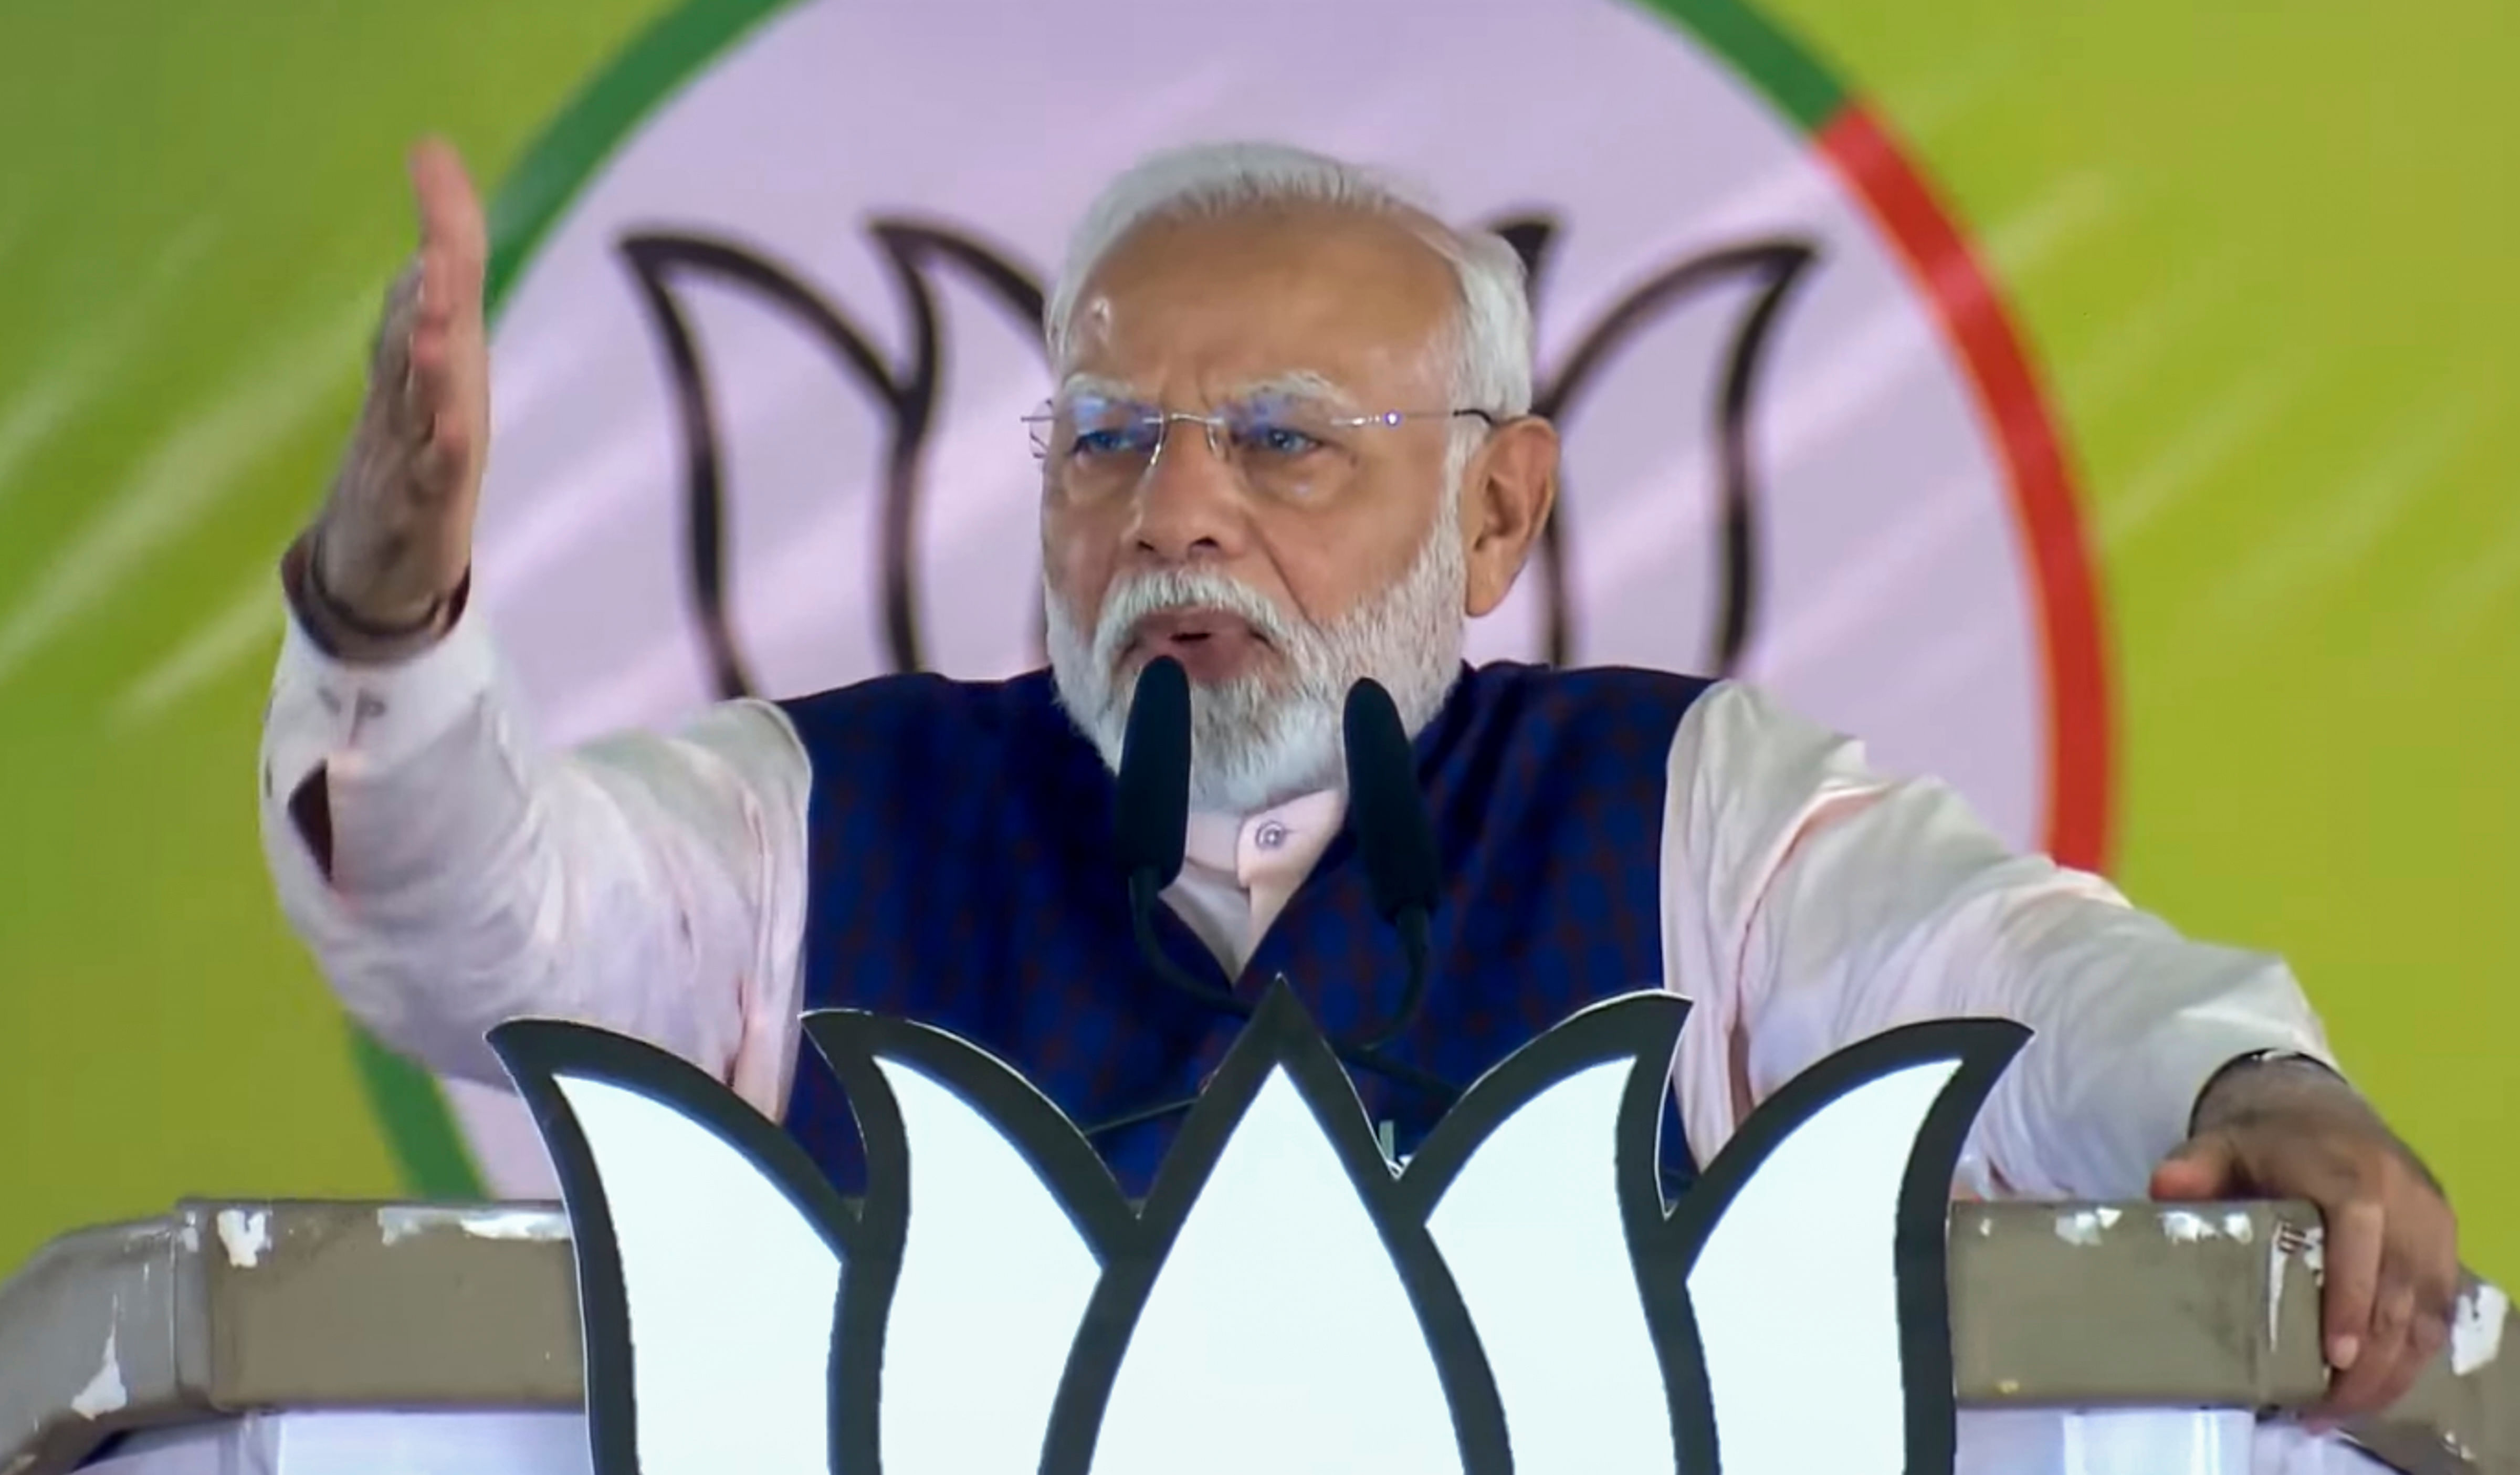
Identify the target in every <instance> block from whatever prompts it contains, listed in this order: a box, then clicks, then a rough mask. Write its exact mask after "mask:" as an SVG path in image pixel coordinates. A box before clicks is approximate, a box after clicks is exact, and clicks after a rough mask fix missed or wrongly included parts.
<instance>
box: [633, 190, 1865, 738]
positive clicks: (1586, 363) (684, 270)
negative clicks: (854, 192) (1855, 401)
mask: <svg viewBox="0 0 2520 1475" xmlns="http://www.w3.org/2000/svg"><path fill="white" fill-rule="evenodd" d="M1489 228H1490V229H1491V230H1493V231H1495V232H1496V233H1497V234H1499V235H1501V236H1503V237H1504V238H1505V239H1506V240H1507V241H1508V243H1510V244H1511V245H1512V247H1513V249H1514V251H1515V253H1516V254H1518V255H1519V256H1521V258H1522V261H1523V265H1524V268H1525V270H1526V272H1527V274H1528V275H1529V277H1530V280H1531V284H1532V289H1533V290H1532V297H1533V300H1534V301H1535V302H1538V301H1540V300H1541V299H1542V293H1541V287H1542V284H1543V282H1544V280H1545V275H1546V269H1547V268H1548V266H1549V265H1550V263H1551V260H1552V258H1553V246H1554V245H1555V243H1556V242H1557V241H1558V240H1559V239H1560V238H1561V236H1562V235H1563V234H1564V227H1563V226H1562V225H1561V224H1560V222H1559V219H1558V217H1557V216H1556V215H1554V214H1553V213H1551V212H1549V211H1546V210H1537V209H1534V210H1527V211H1517V212H1514V213H1511V214H1508V215H1507V216H1504V217H1502V218H1500V219H1498V220H1496V221H1494V222H1492V223H1491V225H1490V226H1489ZM866 229H867V233H868V235H869V237H870V238H871V239H872V240H873V242H874V244H875V246H876V248H877V254H878V255H879V256H880V257H881V259H882V261H883V263H884V266H885V269H886V275H887V277H888V279H889V281H890V282H891V285H892V287H893V290H894V295H895V296H896V297H898V298H899V299H900V301H901V305H902V307H903V309H904V311H905V312H906V314H907V316H908V332H907V340H908V352H907V354H906V356H905V358H904V359H903V360H902V361H901V362H898V363H895V362H889V361H887V359H886V357H885V355H884V354H883V353H882V352H881V351H879V350H878V348H877V345H876V342H875V340H874V339H873V337H872V336H871V335H870V334H868V333H867V332H866V331H865V329H864V328H862V327H861V326H859V324H858V323H857V322H856V321H855V320H854V319H852V318H851V317H850V316H849V315H848V314H847V313H845V312H843V311H842V310H841V309H840V308H839V307H838V306H837V305H836V304H834V303H833V302H832V301H831V300H829V299H828V298H827V297H826V296H825V295H824V294H823V293H821V292H819V291H818V290H816V289H815V288H814V287H813V286H812V285H811V284H810V283H809V282H808V281H807V280H806V278H805V276H804V274H803V273H802V272H800V271H799V270H797V269H796V268H794V267H792V266H790V265H788V264H787V263H785V262H783V261H781V260H780V259H778V258H777V257H776V256H775V255H774V254H772V253H770V252H769V251H768V250H767V249H766V248H762V247H759V246H750V245H743V244H740V243H737V242H735V241H732V240H729V239H727V238H725V237H723V236H719V235H712V234H707V233H702V232H697V231H692V230H681V229H654V230H639V231H631V232H628V233H625V234H624V235H623V236H622V237H621V238H620V239H619V241H618V243H617V246H616V250H617V251H618V252H619V254H620V255H621V258H622V260H623V263H624V265H625V267H626V268H627V270H628V272H629V274H630V277H631V279H632V281H633V283H634V284H635V286H636V289H637V292H638V296H639V299H640V301H641V303H642V305H643V306H644V307H645V309H646V312H647V315H648V319H649V322H650V324H651V326H652V328H653V329H654V331H655V334H656V337H657V341H658V344H659V346H660V348H661V351H662V354H663V358H664V367H665V371H666V378H667V383H668V386H669V391H670V394H671V397H672V399H673V402H674V406H675V414H676V418H677V421H678V422H679V424H680V427H681V431H682V438H683V446H684V457H683V481H684V496H683V501H684V517H683V523H684V576H685V582H686V586H687V588H688V591H689V596H690V599H691V603H692V614H693V619H694V621H695V622H696V624H697V634H698V638H699V642H700V646H701V651H702V653H703V657H704V660H705V663H706V665H707V668H708V677H709V681H710V684H711V686H712V688H713V690H714V692H715V694H716V695H717V696H719V697H742V696H753V695H758V694H760V693H759V689H758V687H757V685H756V683H755V682H754V679H753V677H752V674H751V670H750V667H749V664H748V663H747V662H746V661H745V660H744V658H743V655H742V649H741V642H740V641H739V639H738V638H737V635H736V632H735V628H734V623H733V620H732V617H731V616H730V614H729V608H730V605H731V603H732V598H731V593H730V582H731V580H732V578H733V574H732V560H731V559H730V558H729V556H728V547H727V535H726V507H727V496H728V487H727V485H726V479H725V471H724V458H723V455H722V452H721V445H722V441H723V436H722V435H721V433H720V430H719V422H718V418H717V417H718V409H717V398H716V395H715V394H714V393H713V392H712V389H711V384H710V372H709V368H708V365H707V363H706V360H705V358H704V357H703V355H702V354H701V353H700V351H699V346H698V343H697V337H696V336H695V334H694V333H693V331H692V327H691V323H690V320H689V318H688V316H687V315H686V314H685V312H684V311H683V308H682V306H681V304H680V303H679V302H678V301H677V300H676V298H675V293H674V289H673V285H672V283H673V279H674V278H675V277H676V276H678V275H684V274H692V275H699V276H704V277H712V278H715V279H718V280H720V281H723V282H727V283H730V284H733V285H736V286H738V287H741V288H743V289H745V290H746V291H749V292H751V293H753V294H754V295H756V296H757V297H758V298H759V299H760V300H762V301H763V302H764V303H766V304H767V305H769V306H770V307H772V308H773V309H774V310H777V311H780V312H784V313H786V314H787V315H788V317H789V318H790V319H791V320H792V321H793V322H794V323H795V324H796V325H797V326H799V327H800V328H801V329H802V330H803V331H804V332H805V334H806V335H807V336H808V337H809V338H811V339H812V340H814V341H815V342H817V343H819V344H820V345H821V346H823V347H824V348H825V349H827V350H828V351H829V352H831V353H832V356H833V357H834V358H835V359H836V360H837V361H838V363H839V365H840V367H841V368H842V370H843V372H844V374H845V375H846V377H847V378H848V379H849V380H850V382H852V383H854V384H855V385H857V386H858V387H859V388H860V389H861V390H862V391H864V392H866V393H867V395H868V396H869V398H870V399H871V400H872V401H873V403H874V405H875V407H876V408H877V410H878V411H879V412H880V413H881V414H882V415H883V416H884V417H885V421H886V427H887V429H886V432H885V449H884V474H883V484H882V497H881V504H880V506H881V511H880V520H879V528H880V530H879V532H878V535H877V548H876V569H875V573H876V585H875V586H876V590H877V620H878V622H879V623H880V626H881V628H882V631H883V650H884V656H885V660H886V662H887V663H888V665H889V668H890V669H891V670H892V671H894V672H908V671H917V670H923V669H925V668H926V642H925V641H924V639H923V638H922V633H921V630H920V617H919V611H920V608H921V601H920V592H921V581H922V580H921V576H920V571H919V560H918V555H917V547H918V542H917V536H916V534H917V525H918V517H919V512H920V508H921V505H922V500H923V491H924V480H923V478H924V469H925V465H926V459H927V444H928V440H929V438H930V436H931V435H932V433H933V430H934V426H935V421H936V411H937V399H938V394H939V391H940V389H941V387H942V385H943V384H944V382H945V375H946V373H947V372H948V364H947V346H946V343H945V338H944V335H943V333H942V332H941V331H940V324H941V314H940V313H939V311H938V308H937V300H936V288H935V286H934V284H933V283H932V282H931V280H930V278H929V276H928V272H929V271H930V270H931V269H932V268H933V267H934V266H935V265H937V264H938V263H945V264H950V265H952V266H954V267H956V268H957V269H959V270H961V271H963V272H965V273H967V275H968V276H969V277H970V278H971V280H972V282H973V283H974V284H975V285H977V286H978V287H980V288H981V289H982V295H983V296H984V297H985V298H987V299H989V300H992V301H994V302H995V303H996V305H998V306H999V307H1000V308H1002V309H1003V310H1005V311H1006V312H1007V313H1009V314H1010V315H1011V316H1012V317H1013V318H1014V319H1015V320H1016V321H1017V323H1018V324H1019V326H1020V327H1022V328H1023V329H1024V331H1025V333H1026V334H1027V336H1028V337H1030V338H1031V339H1032V340H1033V341H1035V342H1036V343H1037V342H1038V341H1039V332H1038V330H1039V326H1040V322H1041V312H1042V300H1043V292H1042V288H1041V285H1040V282H1041V277H1040V274H1039V273H1038V272H1036V271H1033V270H1031V269H1029V268H1027V267H1026V266H1024V265H1022V264H1020V262H1019V260H1018V258H1017V257H1016V255H1015V254H1014V253H1012V251H1010V250H1008V249H1006V248H1004V247H1001V246H998V245H994V244H992V243H990V242H988V241H985V240H983V239H982V238H981V237H980V236H979V235H978V234H976V233H974V232H972V231H969V230H967V229H964V228H962V227H958V226H952V225H947V224H944V223H942V222H939V221H935V220H932V219H922V218H919V217H914V216H909V215H899V214H877V215H875V216H872V217H870V218H869V219H868V221H867V226H866ZM1819 259H1820V250H1819V248H1818V246H1817V245H1815V244H1814V243H1812V242H1811V241H1809V240H1805V239H1803V238H1800V237H1795V236H1776V237H1770V238H1764V239H1759V240H1753V241H1749V242H1746V243H1743V244H1738V245H1733V246H1726V247H1719V248H1716V249H1713V250H1710V251H1705V252H1701V253H1699V254H1694V255H1689V256H1687V257H1684V258H1682V259H1680V260H1679V261H1677V262H1674V263H1672V264H1670V265H1667V266H1664V267H1661V268H1659V269H1657V270H1655V271H1653V272H1651V273H1649V274H1648V275H1647V276H1646V277H1645V278H1644V280H1643V281H1642V282H1640V283H1638V284H1636V285H1635V286H1633V287H1631V288H1630V289H1629V290H1628V291H1627V293H1626V294H1625V295H1623V296H1622V297H1621V298H1620V299H1619V300H1617V301H1615V302H1613V303H1612V304H1611V305H1610V306H1609V308H1607V309H1606V310H1605V311H1604V312H1603V313H1602V314H1601V316H1600V317H1599V318H1598V319H1597V320H1596V321H1595V322H1594V324H1593V325H1592V326H1591V327H1590V328H1589V329H1587V330H1586V331H1585V332H1584V333H1583V334H1582V335H1581V336H1580V337H1579V338H1578V339H1577V341H1576V344H1575V346H1574V348H1573V349H1572V350H1571V351H1570V352H1569V353H1568V354H1567V355H1566V357H1565V360H1564V361H1563V362H1562V363H1561V364H1559V365H1558V366H1557V367H1556V368H1555V369H1554V371H1553V372H1552V373H1551V374H1549V375H1548V377H1547V378H1546V379H1544V380H1543V381H1542V382H1541V383H1540V384H1538V385H1537V386H1535V392H1534V396H1533V404H1532V410H1533V413H1535V414H1540V415H1545V416H1548V417H1550V418H1552V419H1554V420H1557V421H1559V422H1560V423H1561V424H1567V423H1570V422H1571V421H1572V420H1573V419H1574V418H1575V417H1576V416H1577V415H1578V414H1579V412H1580V409H1581V406H1582V403H1583V400H1584V398H1585V395H1586V393H1587V392H1589V391H1590V389H1591V387H1592V385H1593V384H1594V383H1595V382H1596V381H1597V380H1598V377H1599V376H1600V374H1601V373H1602V372H1603V371H1604V370H1605V369H1606V368H1608V367H1609V366H1610V365H1611V364H1613V363H1615V362H1616V361H1617V359H1618V358H1619V356H1620V355H1621V354H1622V353H1623V352H1625V351H1626V350H1628V349H1629V348H1631V347H1633V346H1635V345H1636V343H1637V342H1638V340H1639V339H1640V338H1641V336H1642V335H1643V333H1644V331H1645V330H1646V329H1648V328H1650V327H1651V326H1653V325H1654V324H1655V323H1656V322H1658V321H1659V320H1660V319H1661V318H1662V317H1664V316H1665V315H1667V314H1668V313H1670V312H1672V311H1673V310H1675V309H1677V308H1678V307H1679V306H1680V305H1682V304H1683V303H1685V302H1687V301H1688V300H1691V299H1692V298H1694V297H1695V296H1697V295H1698V294H1700V293H1702V292H1704V291H1706V290H1708V289H1711V288H1715V287H1719V286H1722V285H1725V284H1727V283H1730V282H1733V281H1736V280H1742V279H1746V280H1748V281H1749V282H1750V283H1751V284H1752V285H1753V287H1754V291H1753V293H1752V295H1751V298H1750V300H1749V302H1748V305H1747V307H1746V309H1745V310H1744V312H1743V314H1742V316H1741V318H1740V319H1739V321H1738V322H1737V323H1736V324H1735V326H1734V329H1733V337H1732V341H1731V343H1730V344H1729V346H1727V348H1726V350H1725V357H1724V368H1723V373H1722V376H1721V378H1720V380H1719V383H1718V386H1717V391H1716V397H1715V403H1714V405H1713V406H1712V417H1713V421H1714V431H1715V436H1714V445H1715V448H1716V456H1717V460H1718V467H1717V471H1718V477H1717V488H1718V489H1717V492H1716V523H1717V532H1718V537H1717V543H1718V548H1719V552H1718V555H1717V562H1716V577H1715V579H1714V596H1715V607H1716V621H1715V627H1716V635H1715V639H1714V645H1713V649H1712V650H1711V651H1710V652H1709V653H1708V656H1707V659H1706V662H1705V663H1704V667H1703V668H1704V669H1706V670H1708V671H1709V672H1710V673H1712V674H1714V675H1717V676H1730V675H1733V674H1735V673H1736V672H1737V671H1738V670H1739V668H1740V664H1741V661H1742V658H1743V656H1744V654H1745V653H1746V652H1747V650H1748V649H1749V646H1750V642H1751V640H1752V638H1753V636H1754V635H1755V634H1756V632H1757V627H1758V622H1759V616H1760V613H1761V602H1760V593H1761V590H1762V588H1763V581H1762V579H1761V577H1760V572H1759V571H1760V560H1761V542H1760V538H1759V518H1758V502H1759V496H1758V492H1759V479H1758V474H1757V468H1756V466H1755V464H1754V457H1753V455H1752V450H1751V427H1752V424H1753V421H1754V418H1755V414H1756V399H1757V396H1758V392H1759V390H1760V387H1761V385H1762V384H1763V383H1764V379H1763V372H1764V370H1765V368H1766V366H1767V363H1768V361H1769V357H1770V350H1771V348H1772V346H1773V345H1774V341H1775V334H1776V329H1777V327H1778V323H1779V322H1781V321H1782V318H1783V314H1784V310H1785V308H1786V306H1787V305H1788V304H1789V303H1790V302H1791V300H1793V297H1794V295H1795V293H1796V290H1797V289H1798V288H1799V287H1800V286H1801V285H1802V284H1803V282H1804V281H1805V280H1806V279H1807V277H1808V275H1809V272H1810V270H1811V268H1812V267H1813V266H1814V264H1815V263H1816V262H1818V260H1819ZM1571 537H1572V533H1571V531H1570V521H1569V517H1568V513H1567V507H1566V502H1565V500H1564V498H1562V497H1561V498H1560V500H1559V503H1558V506H1557V509H1556V511H1555V513H1554V514H1553V516H1552V517H1551V519H1550V521H1549V523H1548V525H1547V526H1546V527H1545V528H1544V529H1543V530H1542V534H1541V539H1540V546H1539V548H1538V550H1537V560H1536V561H1537V566H1538V567H1537V570H1536V573H1537V575H1538V576H1539V578H1540V580H1541V602H1542V623H1543V636H1542V641H1543V647H1544V657H1545V659H1546V661H1547V662H1548V663H1549V664H1551V665H1554V666H1564V665H1567V664H1570V663H1571V662H1572V661H1573V660H1574V659H1575V656H1576V647H1577V644H1578V637H1579V633H1580V631H1579V629H1578V622H1577V619H1576V616H1575V610H1574V599H1573V594H1572V590H1571V588H1570V579H1569V577H1568V574H1567V564H1568V562H1569V557H1570V554H1569V545H1570V540H1571ZM1042 646H1043V641H1042V633H1041V627H1040V624H1039V622H1038V620H1037V619H1036V622H1035V625H1034V632H1033V649H1034V652H1035V655H1036V658H1038V656H1039V653H1040V652H1041V650H1042Z"/></svg>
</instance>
